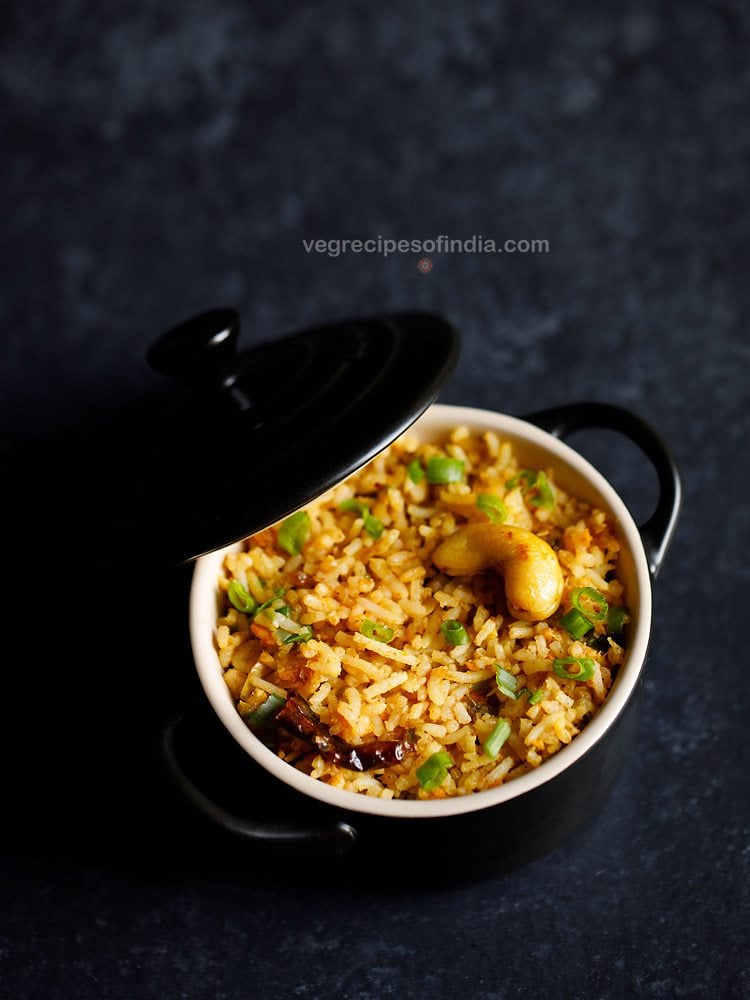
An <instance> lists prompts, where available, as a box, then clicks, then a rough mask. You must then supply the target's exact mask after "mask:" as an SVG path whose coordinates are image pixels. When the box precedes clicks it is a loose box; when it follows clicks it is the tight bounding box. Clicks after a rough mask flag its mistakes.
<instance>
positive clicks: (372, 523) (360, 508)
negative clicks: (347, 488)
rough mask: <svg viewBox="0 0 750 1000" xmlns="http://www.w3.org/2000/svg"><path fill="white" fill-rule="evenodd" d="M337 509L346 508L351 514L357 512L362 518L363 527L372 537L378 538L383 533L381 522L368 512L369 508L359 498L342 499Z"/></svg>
mask: <svg viewBox="0 0 750 1000" xmlns="http://www.w3.org/2000/svg"><path fill="white" fill-rule="evenodd" d="M339 510H348V511H350V512H351V513H352V514H358V515H359V516H360V517H361V518H362V523H363V525H364V529H365V531H366V532H367V534H368V535H370V536H371V537H372V538H380V536H381V535H382V534H383V522H382V521H381V520H380V519H379V518H377V517H374V516H373V515H372V514H371V513H370V508H369V507H368V506H367V504H364V503H362V501H361V500H354V499H352V500H343V501H342V502H341V503H340V504H339Z"/></svg>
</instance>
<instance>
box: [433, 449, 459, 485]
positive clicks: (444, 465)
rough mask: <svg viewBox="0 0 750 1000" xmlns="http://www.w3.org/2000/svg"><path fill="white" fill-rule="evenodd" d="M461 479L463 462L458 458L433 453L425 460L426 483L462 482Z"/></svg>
mask: <svg viewBox="0 0 750 1000" xmlns="http://www.w3.org/2000/svg"><path fill="white" fill-rule="evenodd" d="M463 481H464V463H463V462H462V461H461V460H460V459H459V458H448V457H447V456H446V455H433V457H432V458H429V459H428V460H427V482H428V483H462V482H463Z"/></svg>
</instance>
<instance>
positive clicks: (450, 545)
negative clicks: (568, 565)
mask: <svg viewBox="0 0 750 1000" xmlns="http://www.w3.org/2000/svg"><path fill="white" fill-rule="evenodd" d="M432 558H433V562H434V563H435V565H436V566H437V567H438V569H440V570H442V572H443V573H447V574H448V575H449V576H471V575H473V574H474V573H479V572H481V571H482V570H483V569H487V568H488V567H490V566H492V567H494V568H495V569H497V570H498V571H499V572H500V573H501V575H502V577H503V579H504V581H505V596H506V597H507V599H508V610H509V611H510V613H511V614H512V615H513V616H514V618H523V619H525V620H527V621H541V620H542V619H544V618H549V616H550V615H552V614H554V613H555V611H557V609H558V607H559V606H560V601H561V599H562V593H563V575H562V570H561V569H560V563H559V562H558V561H557V556H556V555H555V551H554V549H553V548H552V547H551V546H550V545H549V544H548V543H547V542H545V541H544V539H543V538H539V536H538V535H535V534H534V533H533V532H531V531H526V529H525V528H516V527H514V526H513V525H510V524H491V523H487V522H482V523H481V524H467V525H464V527H462V528H459V529H458V530H457V531H455V532H454V533H453V534H452V535H450V537H448V538H446V540H445V541H444V542H442V544H440V545H439V546H438V547H437V549H436V550H435V552H434V554H433V557H432Z"/></svg>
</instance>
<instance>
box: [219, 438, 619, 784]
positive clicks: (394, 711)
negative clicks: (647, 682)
mask: <svg viewBox="0 0 750 1000" xmlns="http://www.w3.org/2000/svg"><path fill="white" fill-rule="evenodd" d="M435 458H438V459H440V460H443V464H444V465H445V461H444V460H448V467H449V468H453V469H454V470H455V469H457V468H459V467H460V470H461V475H460V478H458V477H456V478H454V481H438V482H431V481H430V477H429V476H427V475H426V474H425V469H428V468H429V467H430V462H431V460H432V459H435ZM433 478H434V477H433ZM449 478H450V477H449ZM535 483H536V484H537V485H538V484H540V483H544V487H545V492H544V502H542V501H541V500H540V495H541V494H540V492H539V490H538V489H533V488H530V486H531V485H533V484H535ZM487 497H489V498H494V500H492V502H491V503H490V504H489V505H488V504H487V503H481V502H479V501H478V498H487ZM488 518H489V519H491V520H498V521H500V520H502V523H504V524H507V525H513V526H517V527H518V528H523V529H526V530H528V531H531V532H533V533H534V534H535V535H537V536H539V537H540V538H542V539H544V540H545V541H546V542H547V543H548V544H549V545H550V546H551V547H552V549H553V550H554V551H555V553H556V555H557V558H558V561H559V564H560V567H561V569H562V574H563V580H564V586H563V596H562V601H561V603H560V607H559V609H558V610H557V611H556V612H555V613H554V614H552V615H551V616H550V617H549V618H547V619H545V620H542V621H532V620H524V619H522V618H521V619H519V618H517V617H514V615H513V614H511V613H510V612H509V609H508V604H507V601H506V598H505V595H504V591H503V586H502V582H503V581H502V579H501V577H500V576H499V575H498V573H497V572H495V571H494V570H493V569H488V570H486V571H483V572H481V573H478V574H475V575H473V576H467V577H461V576H455V577H454V576H448V575H446V574H445V573H442V572H441V571H440V570H438V568H437V567H436V565H435V563H434V561H433V554H434V552H435V550H436V549H437V547H438V546H439V545H440V544H441V542H443V541H444V540H445V539H447V538H449V537H450V536H451V535H453V533H454V532H455V531H456V530H457V529H458V528H460V527H461V526H462V525H465V524H467V523H474V522H477V521H483V520H487V519H488ZM619 549H620V544H619V541H618V538H617V535H616V533H615V529H614V525H613V523H612V521H611V518H609V517H608V516H607V515H606V514H605V513H604V512H603V511H602V510H597V509H595V508H594V507H592V506H591V505H590V504H589V503H587V502H584V501H582V500H580V499H577V498H575V497H573V496H570V495H569V494H567V493H566V492H565V491H564V490H562V489H561V488H560V486H559V485H557V483H556V482H555V471H554V469H552V468H548V469H543V470H542V469H535V470H529V469H526V468H524V467H523V466H522V465H520V464H519V462H518V459H517V457H516V455H515V453H514V449H513V446H512V444H511V443H510V442H509V441H507V440H504V439H501V438H500V437H498V435H496V434H495V433H494V432H491V431H488V432H486V433H473V432H470V431H469V430H467V429H466V428H462V427H459V428H456V429H455V430H453V431H452V432H451V433H450V434H449V435H447V436H446V437H444V438H443V439H442V440H438V441H430V442H423V441H421V440H419V439H418V438H417V437H416V436H414V435H412V434H410V433H407V434H406V435H404V436H402V437H401V438H400V439H399V440H398V441H396V442H395V443H394V444H393V445H391V447H390V448H389V449H388V450H387V451H385V452H383V453H382V454H380V455H379V456H377V457H376V458H375V459H374V460H372V461H371V462H370V463H369V464H368V465H367V466H365V467H364V468H363V469H362V470H360V471H359V472H358V473H357V474H355V475H354V476H352V477H351V478H349V479H348V480H346V482H344V483H342V484H341V485H340V486H337V487H336V488H335V489H333V490H331V491H330V492H329V493H327V494H326V495H325V496H324V497H322V498H321V499H319V500H317V501H315V502H314V503H313V504H311V505H309V506H308V507H307V508H306V509H305V512H304V515H301V516H300V517H299V518H298V520H297V521H296V522H295V521H292V523H291V525H289V524H288V523H287V527H286V528H284V527H281V526H275V527H273V528H269V529H266V530H265V531H262V532H260V533H259V534H257V535H254V536H252V537H251V538H249V539H247V540H246V541H245V542H244V543H243V546H242V550H241V551H237V552H231V553H229V554H228V555H227V556H226V558H225V561H224V568H223V573H222V576H221V577H220V579H219V584H218V585H219V589H220V592H221V596H222V602H223V603H222V607H223V611H222V614H221V615H220V617H219V618H218V621H217V628H216V642H217V647H218V654H219V659H220V662H221V666H222V668H223V670H224V679H225V682H226V684H227V686H228V688H229V690H230V692H231V694H232V697H233V699H234V700H235V702H236V705H237V710H238V712H239V713H240V715H241V716H242V717H243V719H245V721H246V722H247V724H248V725H249V726H250V727H251V728H252V729H253V730H254V731H255V732H256V733H257V735H258V737H259V738H261V739H263V740H264V742H266V743H267V744H268V745H269V746H272V747H273V748H274V750H275V751H276V752H277V753H278V754H279V755H280V756H281V757H282V758H283V759H285V760H287V761H288V762H289V763H290V765H291V766H293V767H296V768H298V769H300V770H302V771H304V772H305V773H307V774H310V775H311V776H312V777H314V778H316V779H319V780H320V781H323V782H326V783H327V784H329V785H331V786H334V787H337V788H342V789H346V790H349V791H352V792H356V793H363V794H366V795H370V796H377V797H380V798H385V799H390V798H406V799H415V798H416V799H426V798H444V797H446V796H454V795H466V794H471V793H474V792H479V791H482V790H484V789H489V788H493V787H496V786H498V785H500V784H501V783H503V782H506V781H509V780H512V779H513V778H515V777H517V776H518V775H521V774H524V773H525V772H527V771H529V770H531V769H533V768H537V767H539V766H540V765H541V764H543V762H544V761H545V759H546V758H548V757H549V756H551V755H552V754H554V753H556V752H558V751H559V750H560V749H561V748H562V747H564V746H565V745H566V744H568V743H570V742H571V740H573V739H574V738H575V737H576V735H577V734H578V733H579V732H580V731H581V729H582V728H583V727H584V726H585V725H586V723H587V722H588V721H589V720H590V719H591V718H592V716H593V715H594V714H595V713H596V711H597V710H598V708H599V707H600V706H601V704H602V703H603V701H604V700H605V698H606V696H607V692H608V691H609V689H610V686H611V684H612V681H613V678H614V675H615V673H616V671H617V669H618V667H619V666H620V664H621V663H622V660H623V656H624V650H623V638H622V632H621V631H620V630H619V629H610V628H609V626H608V620H606V619H604V618H601V620H596V621H595V622H593V624H590V625H589V628H588V630H587V632H586V634H584V635H579V637H578V638H575V637H574V636H575V635H577V634H578V633H576V631H575V630H574V629H572V628H570V626H569V624H568V623H569V621H570V614H571V612H573V613H575V612H574V604H575V603H576V602H575V598H576V594H579V593H581V590H582V588H587V589H588V588H592V589H593V590H594V591H595V592H596V593H597V594H598V595H600V597H601V598H602V603H603V604H604V605H605V607H606V606H609V607H610V608H622V609H623V613H624V610H625V609H624V605H623V602H624V593H623V587H622V585H621V583H620V582H619V580H618V578H617V559H618V554H619ZM230 588H231V589H230ZM587 592H590V591H587ZM238 595H239V599H238ZM230 597H231V599H230ZM241 608H242V609H244V610H240V609H241ZM516 613H517V612H516ZM623 613H621V614H620V619H622V617H623ZM566 616H567V617H566ZM566 626H567V627H566ZM561 663H562V664H563V665H562V666H561ZM575 663H585V664H586V667H587V675H589V676H587V675H584V674H583V672H581V678H584V677H585V679H581V678H577V677H576V676H575V672H577V670H578V667H576V666H573V667H571V666H570V665H571V664H575ZM571 673H572V674H573V676H566V675H570V674H571ZM293 701H294V704H295V705H296V706H297V708H298V709H299V710H300V711H302V712H303V713H304V717H305V719H306V720H307V721H308V722H309V726H308V728H310V727H314V732H315V733H316V734H317V737H315V738H312V739H311V738H310V736H309V734H307V735H306V734H305V733H304V732H303V731H302V728H301V727H299V726H298V727H296V728H295V727H293V726H290V725H286V726H284V725H281V724H279V722H278V721H277V720H278V719H281V718H283V715H282V714H281V711H280V707H281V706H283V707H284V708H287V707H288V706H291V705H292V702H293ZM311 731H312V730H311ZM321 734H323V737H322V738H321ZM379 746H383V747H385V748H386V751H384V756H383V757H379V756H378V755H377V754H376V753H374V752H373V753H371V754H370V756H371V757H373V758H374V763H372V762H371V766H365V767H361V766H359V767H358V766H357V764H356V762H357V761H358V760H360V758H361V759H364V758H365V752H366V751H372V750H373V748H375V747H379ZM332 748H333V750H332ZM342 748H344V749H343V750H342ZM357 748H359V749H360V750H361V751H362V752H361V753H360V755H359V756H358V755H357V753H356V750H357ZM395 748H400V749H399V750H398V752H393V751H394V750H395ZM352 750H353V751H354V752H352ZM347 755H348V756H349V760H350V762H349V763H347ZM351 760H354V761H355V764H354V765H352V763H351ZM342 761H343V763H342ZM378 764H379V765H380V766H378Z"/></svg>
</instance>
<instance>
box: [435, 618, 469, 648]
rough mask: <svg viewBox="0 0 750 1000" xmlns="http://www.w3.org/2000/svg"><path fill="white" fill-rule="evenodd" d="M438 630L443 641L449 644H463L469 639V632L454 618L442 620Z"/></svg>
mask: <svg viewBox="0 0 750 1000" xmlns="http://www.w3.org/2000/svg"><path fill="white" fill-rule="evenodd" d="M440 631H441V632H442V633H443V638H444V639H445V641H446V642H448V643H450V645H451V646H464V645H466V643H467V642H468V641H469V633H468V632H467V631H466V629H465V628H464V627H463V625H462V624H461V622H457V621H455V620H451V621H447V622H443V624H442V625H441V626H440Z"/></svg>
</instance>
